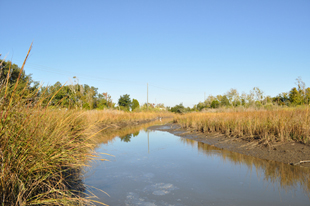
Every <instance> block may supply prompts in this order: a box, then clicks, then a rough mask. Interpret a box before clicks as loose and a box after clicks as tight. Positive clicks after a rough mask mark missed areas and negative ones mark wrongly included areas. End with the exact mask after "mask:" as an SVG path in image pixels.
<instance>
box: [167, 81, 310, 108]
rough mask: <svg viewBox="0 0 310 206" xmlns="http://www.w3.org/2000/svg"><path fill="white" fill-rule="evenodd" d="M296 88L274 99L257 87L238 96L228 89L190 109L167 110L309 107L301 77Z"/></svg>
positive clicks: (307, 91)
mask: <svg viewBox="0 0 310 206" xmlns="http://www.w3.org/2000/svg"><path fill="white" fill-rule="evenodd" d="M296 85H297V87H293V88H292V89H291V90H290V91H289V92H282V93H280V94H278V95H277V96H275V97H271V96H268V95H267V96H266V95H264V92H263V91H262V90H260V89H259V88H258V87H254V88H253V89H252V90H251V91H250V92H249V93H245V92H243V93H242V94H240V93H239V92H238V91H237V90H236V89H230V90H229V91H227V92H226V93H225V94H223V95H216V96H212V95H209V96H208V98H207V99H206V100H205V101H203V102H199V103H198V104H196V105H194V106H193V107H192V108H190V107H187V108H186V107H184V106H183V104H178V105H176V106H174V107H171V108H169V111H171V112H176V113H183V112H190V111H202V110H206V109H216V108H221V107H225V108H235V107H244V108H249V107H255V108H261V107H265V108H268V107H272V106H288V107H292V106H298V105H305V104H307V105H309V103H310V87H306V84H305V83H304V82H303V81H302V79H301V77H298V78H297V79H296Z"/></svg>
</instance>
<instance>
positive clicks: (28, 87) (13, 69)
mask: <svg viewBox="0 0 310 206" xmlns="http://www.w3.org/2000/svg"><path fill="white" fill-rule="evenodd" d="M8 74H9V76H8ZM19 76H20V77H19ZM18 77H19V83H18V86H17V88H16V90H17V92H18V91H21V90H24V89H25V90H24V92H23V95H24V97H26V96H27V95H28V94H30V93H31V92H34V91H35V90H36V89H37V88H38V87H39V83H38V82H35V81H33V80H32V78H31V75H26V74H25V70H23V71H22V72H21V68H20V67H18V65H17V64H13V63H12V62H11V61H4V60H1V59H0V82H6V80H7V79H8V93H10V92H11V91H12V90H13V88H14V86H15V83H16V81H17V79H18Z"/></svg>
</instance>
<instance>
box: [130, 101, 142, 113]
mask: <svg viewBox="0 0 310 206" xmlns="http://www.w3.org/2000/svg"><path fill="white" fill-rule="evenodd" d="M139 107H140V104H139V102H138V100H136V99H132V104H131V111H133V110H135V109H136V108H139Z"/></svg>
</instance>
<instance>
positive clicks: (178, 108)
mask: <svg viewBox="0 0 310 206" xmlns="http://www.w3.org/2000/svg"><path fill="white" fill-rule="evenodd" d="M171 112H174V113H183V112H185V107H184V106H183V104H182V103H181V104H179V105H175V106H174V107H171Z"/></svg>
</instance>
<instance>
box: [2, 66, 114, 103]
mask: <svg viewBox="0 0 310 206" xmlns="http://www.w3.org/2000/svg"><path fill="white" fill-rule="evenodd" d="M0 69H1V73H0V80H1V82H5V80H6V78H8V79H9V81H8V82H9V85H8V88H9V90H10V89H11V90H13V89H14V85H15V83H16V81H17V79H18V76H19V74H20V67H18V65H16V64H13V63H11V62H10V61H3V62H2V65H1V68H0ZM8 73H9V74H10V75H9V76H8V75H7V74H8ZM73 79H74V81H76V77H73ZM10 85H11V86H10ZM25 86H26V87H25ZM25 88H26V89H25ZM16 90H17V93H19V94H20V92H23V96H24V97H25V98H29V100H35V99H36V98H37V99H38V98H39V97H40V99H41V100H42V99H44V100H43V101H42V105H46V104H49V106H60V107H64V108H80V109H83V108H84V109H104V108H114V107H115V103H113V102H112V100H111V96H110V95H108V94H106V95H104V94H100V93H98V88H96V87H93V86H89V85H87V84H84V85H82V84H78V83H76V82H74V83H72V84H69V85H62V84H61V83H60V82H56V83H55V84H54V85H51V86H41V85H40V84H39V82H36V81H33V79H32V77H31V75H26V74H25V71H23V72H22V73H21V77H20V79H19V84H18V88H17V89H16ZM22 90H23V91H22ZM33 91H39V92H37V93H36V94H35V95H34V94H33V93H32V92H33ZM3 92H4V91H2V93H3ZM8 92H10V91H8ZM30 94H31V95H30ZM2 95H4V93H3V94H2ZM41 97H44V98H41Z"/></svg>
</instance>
